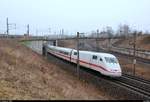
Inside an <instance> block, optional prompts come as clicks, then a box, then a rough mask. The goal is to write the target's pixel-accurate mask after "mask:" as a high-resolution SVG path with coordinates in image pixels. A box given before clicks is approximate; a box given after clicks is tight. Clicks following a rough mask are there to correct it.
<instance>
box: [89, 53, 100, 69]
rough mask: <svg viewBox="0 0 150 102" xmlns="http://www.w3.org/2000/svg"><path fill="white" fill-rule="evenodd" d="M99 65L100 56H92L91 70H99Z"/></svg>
mask: <svg viewBox="0 0 150 102" xmlns="http://www.w3.org/2000/svg"><path fill="white" fill-rule="evenodd" d="M97 65H98V56H97V55H92V56H91V61H90V68H92V69H97Z"/></svg>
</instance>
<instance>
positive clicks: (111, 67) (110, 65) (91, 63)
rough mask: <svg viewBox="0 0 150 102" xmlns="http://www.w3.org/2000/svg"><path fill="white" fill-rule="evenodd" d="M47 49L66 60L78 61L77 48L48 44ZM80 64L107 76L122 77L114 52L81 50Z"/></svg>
mask: <svg viewBox="0 0 150 102" xmlns="http://www.w3.org/2000/svg"><path fill="white" fill-rule="evenodd" d="M46 51H47V52H48V53H50V54H52V55H55V56H57V57H60V58H62V59H64V60H67V61H70V62H73V63H77V50H75V49H70V48H64V47H57V46H52V45H47V46H46ZM79 64H80V65H81V66H84V67H86V68H90V69H93V70H96V71H98V72H100V73H101V74H103V75H105V76H110V77H120V76H121V75H122V71H121V67H120V65H119V62H118V60H117V58H116V57H115V56H114V55H112V54H108V53H100V52H92V51H81V50H80V51H79Z"/></svg>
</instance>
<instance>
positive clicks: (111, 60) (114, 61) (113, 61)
mask: <svg viewBox="0 0 150 102" xmlns="http://www.w3.org/2000/svg"><path fill="white" fill-rule="evenodd" d="M105 60H106V62H107V63H118V60H117V59H116V58H112V57H105Z"/></svg>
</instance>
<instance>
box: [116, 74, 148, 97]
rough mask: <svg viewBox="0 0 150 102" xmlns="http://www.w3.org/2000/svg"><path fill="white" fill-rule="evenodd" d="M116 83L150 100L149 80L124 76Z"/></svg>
mask: <svg viewBox="0 0 150 102" xmlns="http://www.w3.org/2000/svg"><path fill="white" fill-rule="evenodd" d="M114 82H115V83H118V84H120V85H122V86H125V87H127V88H128V89H130V90H131V91H134V92H136V93H138V94H140V95H142V96H143V97H145V98H147V99H150V81H148V80H145V79H142V78H139V77H133V76H131V75H128V74H123V75H122V77H121V78H119V79H115V80H114Z"/></svg>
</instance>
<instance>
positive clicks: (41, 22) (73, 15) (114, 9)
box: [0, 0, 150, 34]
mask: <svg viewBox="0 0 150 102" xmlns="http://www.w3.org/2000/svg"><path fill="white" fill-rule="evenodd" d="M6 17H8V18H9V22H10V23H16V25H17V29H16V31H14V30H11V32H12V33H14V32H16V33H21V34H22V33H25V31H26V28H25V27H26V25H27V24H30V29H31V33H35V32H36V29H38V32H44V33H47V32H48V28H51V32H55V31H56V33H57V32H59V30H60V29H62V28H64V30H65V32H69V33H75V32H77V31H79V32H89V31H91V30H96V29H100V30H102V29H103V27H106V26H112V28H113V29H114V30H116V29H117V27H118V25H119V24H128V25H129V26H130V27H132V28H133V29H139V30H144V31H145V30H149V31H150V0H0V32H4V31H5V30H6Z"/></svg>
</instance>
